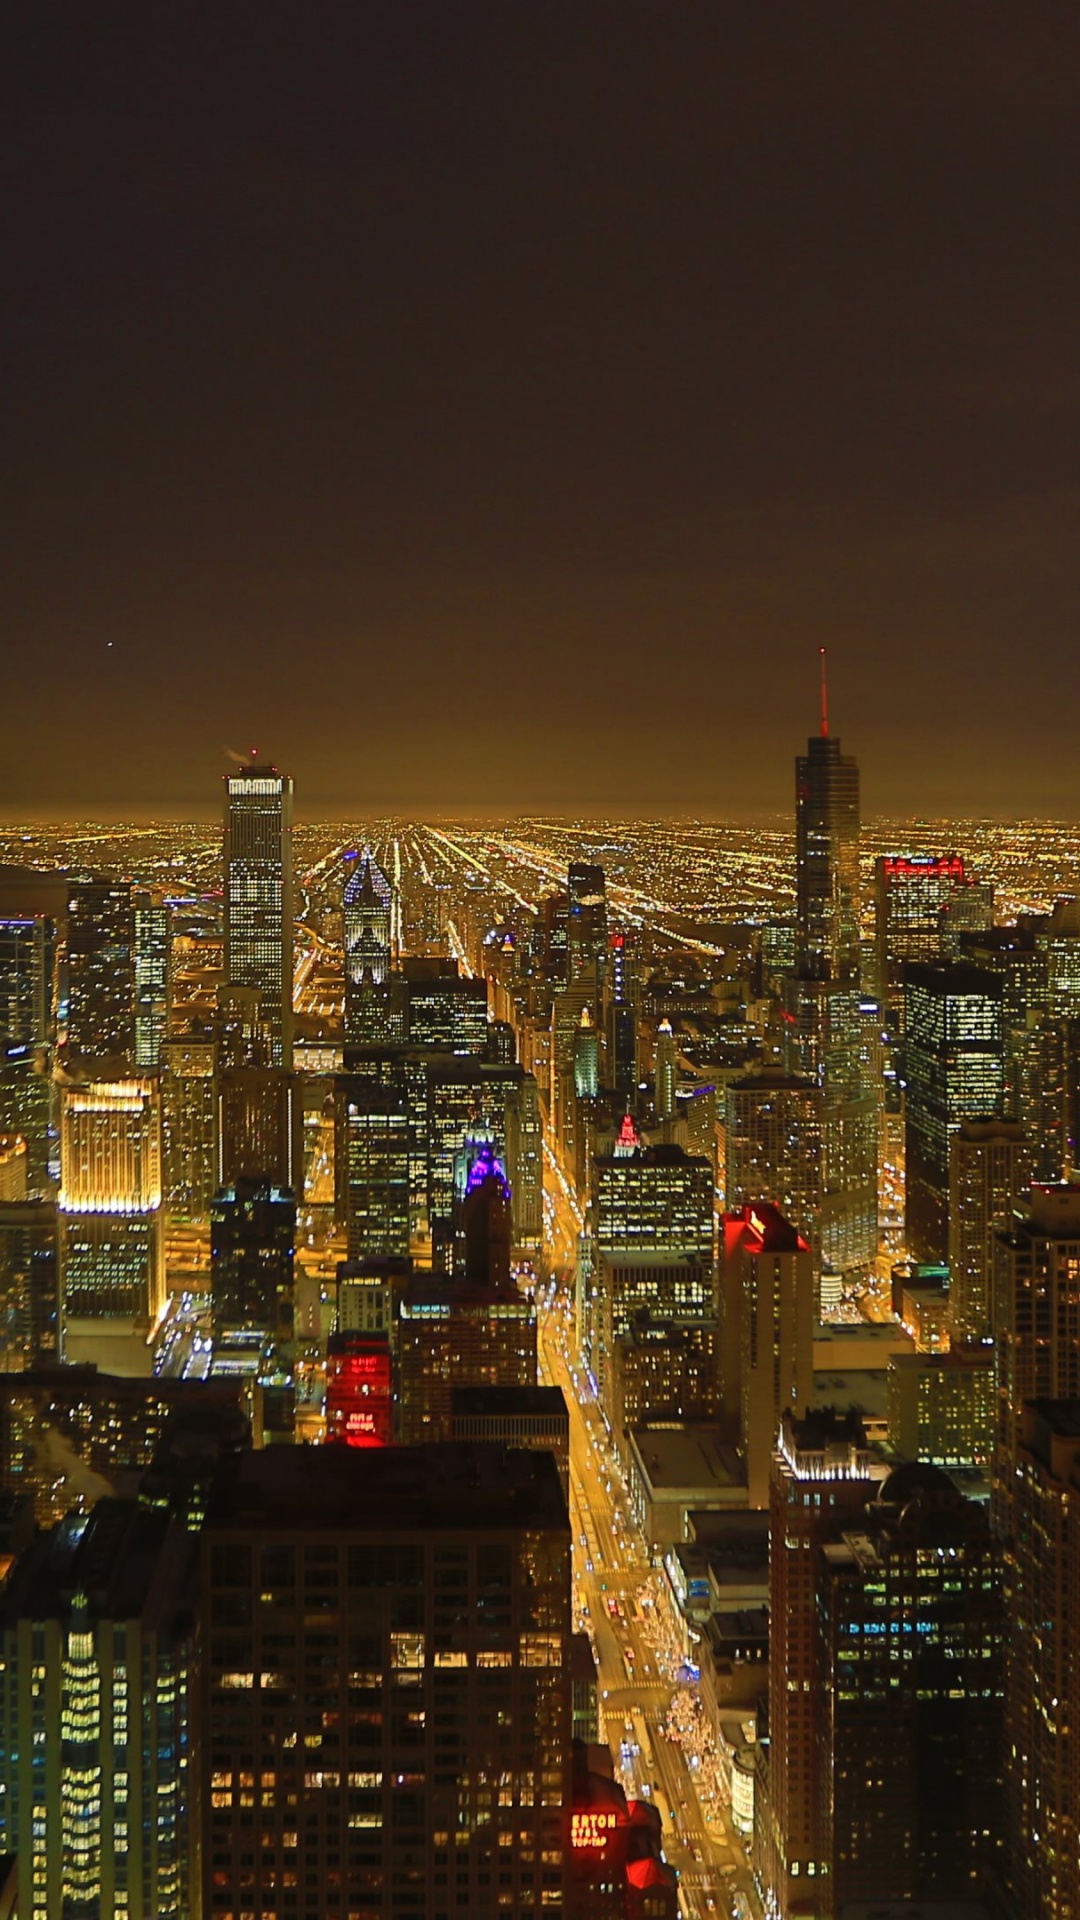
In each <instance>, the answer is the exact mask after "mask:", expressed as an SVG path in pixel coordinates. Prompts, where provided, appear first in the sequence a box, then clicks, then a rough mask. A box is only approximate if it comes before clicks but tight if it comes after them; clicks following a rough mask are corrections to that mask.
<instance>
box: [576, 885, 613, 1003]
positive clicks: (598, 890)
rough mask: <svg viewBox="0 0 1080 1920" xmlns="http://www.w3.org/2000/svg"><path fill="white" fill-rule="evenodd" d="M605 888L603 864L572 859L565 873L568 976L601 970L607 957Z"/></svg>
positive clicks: (596, 975) (596, 973) (595, 975)
mask: <svg viewBox="0 0 1080 1920" xmlns="http://www.w3.org/2000/svg"><path fill="white" fill-rule="evenodd" d="M607 941H608V929H607V888H606V883H605V879H604V869H603V867H597V866H590V865H589V864H588V863H587V862H583V861H572V862H571V865H570V870H569V873H568V876H567V913H566V961H567V980H568V982H569V984H570V985H573V983H574V982H575V981H577V980H583V979H585V978H586V977H589V976H592V977H593V978H599V976H600V975H601V974H602V973H603V969H604V962H605V959H606V957H607Z"/></svg>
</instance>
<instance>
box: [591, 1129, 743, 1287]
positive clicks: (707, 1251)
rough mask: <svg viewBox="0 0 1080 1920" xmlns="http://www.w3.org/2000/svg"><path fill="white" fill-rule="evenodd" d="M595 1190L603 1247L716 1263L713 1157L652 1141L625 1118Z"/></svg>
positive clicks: (599, 1167)
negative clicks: (646, 1141) (696, 1155)
mask: <svg viewBox="0 0 1080 1920" xmlns="http://www.w3.org/2000/svg"><path fill="white" fill-rule="evenodd" d="M629 1135H633V1138H629V1137H628V1136H629ZM620 1148H622V1149H624V1150H622V1151H620ZM595 1192H596V1201H595V1223H596V1224H595V1232H596V1240H597V1244H598V1246H599V1247H600V1249H601V1251H603V1252H607V1251H609V1250H610V1251H615V1250H618V1251H619V1252H620V1253H622V1254H627V1253H630V1252H632V1251H641V1252H643V1253H645V1254H647V1255H650V1256H651V1255H654V1254H658V1253H659V1254H663V1253H677V1254H681V1255H684V1256H685V1255H690V1256H692V1257H693V1258H695V1259H698V1260H701V1261H702V1262H703V1263H705V1264H711V1262H712V1258H713V1244H714V1228H713V1174H712V1167H711V1165H710V1163H709V1161H707V1160H704V1159H697V1158H694V1157H692V1156H691V1155H690V1154H688V1153H685V1152H684V1151H683V1149H682V1147H679V1146H675V1145H658V1146H646V1145H644V1144H643V1143H642V1142H641V1140H640V1139H639V1138H638V1137H637V1135H636V1133H634V1129H633V1126H632V1123H631V1126H630V1128H629V1129H627V1127H626V1124H625V1122H624V1125H623V1129H622V1133H621V1134H620V1138H619V1140H618V1141H617V1142H616V1144H615V1147H614V1148H613V1149H612V1151H611V1153H610V1154H604V1155H600V1156H598V1157H597V1160H596V1185H595Z"/></svg>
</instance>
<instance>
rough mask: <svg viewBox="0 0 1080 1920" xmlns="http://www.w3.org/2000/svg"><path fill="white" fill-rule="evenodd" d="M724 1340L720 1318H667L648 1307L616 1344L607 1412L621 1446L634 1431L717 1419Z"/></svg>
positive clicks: (606, 1379) (635, 1315)
mask: <svg viewBox="0 0 1080 1920" xmlns="http://www.w3.org/2000/svg"><path fill="white" fill-rule="evenodd" d="M719 1347H720V1340H719V1327H718V1325H717V1323H716V1321H715V1320H705V1319H700V1320H669V1319H662V1318H660V1317H659V1315H658V1314H657V1313H656V1311H655V1309H653V1310H651V1311H650V1309H649V1308H646V1307H640V1308H638V1309H637V1311H636V1312H634V1313H633V1314H631V1316H630V1324H629V1327H628V1328H627V1331H626V1332H625V1333H620V1334H617V1335H616V1337H615V1339H614V1340H613V1341H612V1342H611V1349H610V1364H609V1366H608V1368H607V1369H606V1370H605V1374H604V1411H605V1413H606V1414H607V1416H608V1419H609V1421H610V1424H611V1428H612V1432H613V1433H614V1435H615V1441H616V1444H617V1445H619V1446H620V1447H622V1446H624V1445H625V1437H626V1435H627V1434H628V1433H630V1432H632V1431H633V1429H634V1428H635V1427H647V1426H653V1425H660V1424H662V1423H664V1422H668V1421H671V1422H674V1423H679V1424H682V1423H700V1422H705V1421H709V1420H713V1421H715V1420H718V1419H719V1417H720V1408H721V1387H720V1351H719Z"/></svg>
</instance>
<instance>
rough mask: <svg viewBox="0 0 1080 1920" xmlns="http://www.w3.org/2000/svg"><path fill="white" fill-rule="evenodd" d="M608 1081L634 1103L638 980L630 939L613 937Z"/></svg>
mask: <svg viewBox="0 0 1080 1920" xmlns="http://www.w3.org/2000/svg"><path fill="white" fill-rule="evenodd" d="M607 993H608V1009H607V1048H608V1077H609V1079H610V1081H611V1084H612V1086H613V1087H614V1089H615V1091H616V1093H617V1094H619V1095H620V1096H621V1097H622V1099H624V1100H632V1099H633V1098H634V1095H635V1093H636V1091H637V1079H638V1071H637V977H636V968H635V955H634V949H633V946H632V944H631V940H630V936H629V935H628V934H626V933H613V934H612V935H611V936H610V938H609V940H608V963H607Z"/></svg>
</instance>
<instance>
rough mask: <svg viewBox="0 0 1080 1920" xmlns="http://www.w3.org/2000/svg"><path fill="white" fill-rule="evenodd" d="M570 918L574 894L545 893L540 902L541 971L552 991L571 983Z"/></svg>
mask: <svg viewBox="0 0 1080 1920" xmlns="http://www.w3.org/2000/svg"><path fill="white" fill-rule="evenodd" d="M569 917H570V896H569V894H566V893H545V894H544V896H543V898H542V899H541V901H540V907H539V916H538V928H537V933H538V941H539V959H540V971H541V973H542V975H543V977H544V980H545V981H546V983H547V985H548V987H549V988H551V990H552V991H553V992H554V991H557V990H558V989H559V988H560V987H565V985H566V982H567V969H568V961H567V923H568V920H569Z"/></svg>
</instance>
